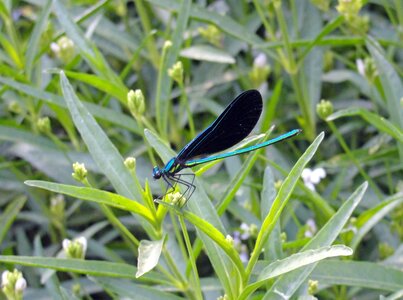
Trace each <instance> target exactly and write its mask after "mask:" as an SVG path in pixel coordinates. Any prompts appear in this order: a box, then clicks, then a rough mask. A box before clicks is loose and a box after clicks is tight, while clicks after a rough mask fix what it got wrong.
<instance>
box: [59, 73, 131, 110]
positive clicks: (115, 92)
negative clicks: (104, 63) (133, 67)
mask: <svg viewBox="0 0 403 300" xmlns="http://www.w3.org/2000/svg"><path fill="white" fill-rule="evenodd" d="M65 74H66V75H67V76H68V77H69V78H74V79H77V80H80V81H81V82H85V83H87V84H89V85H91V86H93V87H95V88H97V89H99V90H100V91H103V92H105V93H107V94H109V95H111V96H113V97H115V98H116V99H118V100H119V101H120V102H121V103H123V104H126V102H127V93H128V92H129V90H128V89H127V88H126V87H125V86H124V85H123V86H122V85H117V84H116V83H114V82H111V81H110V80H109V79H103V78H100V77H99V76H96V75H92V74H86V73H78V72H72V71H66V72H65Z"/></svg>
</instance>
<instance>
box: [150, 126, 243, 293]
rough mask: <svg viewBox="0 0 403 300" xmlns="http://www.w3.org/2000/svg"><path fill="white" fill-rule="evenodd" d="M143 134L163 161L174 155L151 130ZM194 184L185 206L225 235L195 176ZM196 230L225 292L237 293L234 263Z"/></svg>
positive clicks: (237, 284) (237, 283)
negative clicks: (194, 187) (194, 186)
mask: <svg viewBox="0 0 403 300" xmlns="http://www.w3.org/2000/svg"><path fill="white" fill-rule="evenodd" d="M144 134H145V137H146V139H147V141H148V142H149V143H150V145H151V146H152V147H153V148H154V149H155V150H156V151H157V153H158V154H159V156H160V157H161V158H162V160H163V161H168V160H169V159H170V158H172V157H173V156H174V155H175V154H174V152H173V151H172V150H171V149H170V148H169V147H167V145H166V144H165V143H164V142H163V141H162V140H161V139H160V138H159V137H158V136H156V135H155V134H154V133H153V132H151V131H149V130H145V131H144ZM194 184H195V185H196V187H197V188H196V190H195V191H194V193H193V196H192V198H191V199H190V200H189V201H188V202H187V208H188V209H189V210H190V211H191V212H192V213H194V214H195V215H197V216H202V217H203V219H204V220H205V221H206V222H209V223H210V224H211V225H212V226H214V228H216V229H217V230H219V231H220V232H221V233H222V234H224V235H226V231H225V228H224V226H223V225H222V223H221V221H220V219H219V217H218V215H217V212H216V210H215V208H214V207H213V205H212V203H211V201H210V199H209V198H208V197H207V195H206V193H205V192H204V190H203V187H202V185H201V184H199V182H198V180H197V178H195V182H194ZM196 230H197V234H198V236H199V237H200V239H201V240H202V242H203V246H204V248H205V250H206V253H207V256H208V257H209V259H210V261H211V264H212V266H213V268H214V270H215V272H216V274H217V276H218V278H219V279H220V282H221V285H222V286H223V288H224V290H225V292H226V293H227V294H228V295H229V296H230V297H232V296H233V295H237V293H238V287H239V284H240V282H241V278H240V277H239V276H238V273H237V271H236V269H235V266H234V264H233V263H232V262H231V260H230V259H229V258H228V256H227V255H226V254H225V252H224V251H223V250H222V249H221V248H220V247H219V246H218V245H217V244H216V243H215V242H214V241H212V240H211V239H210V238H209V237H208V235H206V234H205V233H203V232H202V231H201V230H200V229H198V228H196Z"/></svg>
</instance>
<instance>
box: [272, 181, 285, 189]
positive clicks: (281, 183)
mask: <svg viewBox="0 0 403 300" xmlns="http://www.w3.org/2000/svg"><path fill="white" fill-rule="evenodd" d="M282 185H283V181H282V180H277V181H276V182H275V183H274V188H275V189H276V190H279V189H280V188H281V186H282Z"/></svg>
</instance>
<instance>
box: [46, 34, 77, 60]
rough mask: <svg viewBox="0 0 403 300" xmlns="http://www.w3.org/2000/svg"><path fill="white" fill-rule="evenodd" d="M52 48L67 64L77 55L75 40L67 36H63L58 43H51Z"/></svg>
mask: <svg viewBox="0 0 403 300" xmlns="http://www.w3.org/2000/svg"><path fill="white" fill-rule="evenodd" d="M51 48H52V50H53V51H54V52H55V54H56V56H57V57H58V58H59V59H60V60H61V61H63V62H64V63H65V64H67V63H69V62H70V61H71V60H72V59H73V57H74V55H75V45H74V42H73V41H72V40H71V39H69V38H68V37H66V36H62V37H61V38H60V39H59V40H58V41H57V43H56V44H52V45H51Z"/></svg>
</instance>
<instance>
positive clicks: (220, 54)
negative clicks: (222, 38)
mask: <svg viewBox="0 0 403 300" xmlns="http://www.w3.org/2000/svg"><path fill="white" fill-rule="evenodd" d="M180 55H181V56H182V57H186V58H189V59H194V60H201V61H209V62H216V63H221V64H234V63H235V58H234V57H232V55H230V54H229V53H227V52H225V51H223V50H221V49H218V48H214V47H212V46H209V45H195V46H191V47H188V48H186V49H183V50H182V51H181V52H180Z"/></svg>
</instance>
